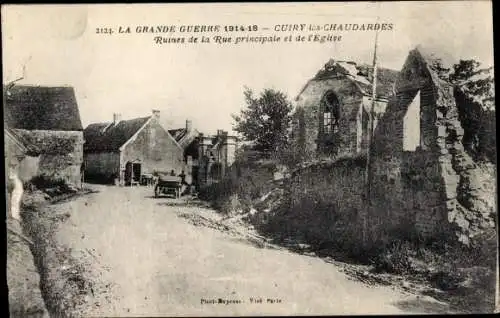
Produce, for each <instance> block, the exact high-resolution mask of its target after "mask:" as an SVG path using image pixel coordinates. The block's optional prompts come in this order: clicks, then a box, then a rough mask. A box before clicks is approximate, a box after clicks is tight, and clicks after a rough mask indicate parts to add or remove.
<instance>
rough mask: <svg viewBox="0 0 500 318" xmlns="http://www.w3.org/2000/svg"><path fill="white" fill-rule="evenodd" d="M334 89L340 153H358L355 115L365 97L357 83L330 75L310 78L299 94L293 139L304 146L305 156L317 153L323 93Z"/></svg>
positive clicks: (311, 157) (298, 144) (302, 147)
mask: <svg viewBox="0 0 500 318" xmlns="http://www.w3.org/2000/svg"><path fill="white" fill-rule="evenodd" d="M328 90H332V91H333V92H334V93H335V94H336V96H337V98H338V99H339V103H340V119H339V123H338V125H339V127H338V129H339V130H338V131H339V133H338V134H337V135H336V136H335V138H336V145H338V149H339V152H338V154H339V155H343V154H353V153H356V141H357V126H356V117H357V112H358V110H359V107H360V105H361V103H362V99H363V96H362V94H361V92H360V90H359V88H358V87H357V86H356V84H355V83H354V82H353V81H351V80H349V79H347V78H345V77H338V78H327V79H322V80H311V81H310V82H309V83H308V84H307V86H306V88H305V89H304V91H303V92H302V93H301V94H300V96H299V98H298V100H297V103H296V114H297V118H296V121H297V122H296V123H295V124H294V128H293V129H294V130H298V131H294V142H295V143H296V144H297V147H298V148H300V149H303V150H302V151H303V153H304V154H305V158H306V159H313V158H315V157H316V153H317V149H318V148H317V145H318V144H317V141H318V137H321V136H318V131H319V125H320V122H321V123H322V122H323V119H322V117H321V113H320V111H321V109H320V106H321V100H322V98H323V96H324V94H325V93H326V92H327V91H328Z"/></svg>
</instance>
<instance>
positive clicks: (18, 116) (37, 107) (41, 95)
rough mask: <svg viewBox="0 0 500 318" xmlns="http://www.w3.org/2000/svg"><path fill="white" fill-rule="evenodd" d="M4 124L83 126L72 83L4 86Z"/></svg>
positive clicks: (33, 127) (76, 128)
mask: <svg viewBox="0 0 500 318" xmlns="http://www.w3.org/2000/svg"><path fill="white" fill-rule="evenodd" d="M4 92H5V93H4V105H5V106H4V112H5V115H4V117H5V124H6V125H7V126H8V127H10V128H16V129H26V130H60V131H81V130H83V127H82V122H81V119H80V112H79V110H78V104H77V102H76V96H75V91H74V89H73V88H72V87H68V86H66V87H45V86H30V85H15V86H12V87H9V88H6V87H5V86H4Z"/></svg>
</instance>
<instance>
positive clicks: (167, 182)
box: [155, 175, 182, 199]
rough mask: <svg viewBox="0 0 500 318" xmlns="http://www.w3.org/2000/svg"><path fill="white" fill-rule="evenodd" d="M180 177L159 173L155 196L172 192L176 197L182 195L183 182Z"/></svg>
mask: <svg viewBox="0 0 500 318" xmlns="http://www.w3.org/2000/svg"><path fill="white" fill-rule="evenodd" d="M181 181H182V180H181V178H180V177H176V176H166V175H159V176H158V181H157V183H156V185H155V197H156V198H157V197H159V196H161V195H169V194H172V195H174V196H175V198H176V199H178V198H180V196H181V188H182V182H181Z"/></svg>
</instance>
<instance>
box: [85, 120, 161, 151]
mask: <svg viewBox="0 0 500 318" xmlns="http://www.w3.org/2000/svg"><path fill="white" fill-rule="evenodd" d="M151 117H152V116H148V117H141V118H134V119H129V120H122V121H119V122H118V123H117V124H113V123H111V122H108V123H95V124H90V125H88V126H87V127H86V128H85V129H84V131H83V137H84V138H85V144H84V145H83V149H84V151H86V152H102V151H118V150H119V149H120V147H121V146H122V145H123V144H124V143H126V142H127V141H128V140H129V139H130V138H132V136H134V135H135V133H136V132H138V131H139V129H141V128H142V126H144V125H145V124H146V122H147V121H148V120H149V119H151Z"/></svg>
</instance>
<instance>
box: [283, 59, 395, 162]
mask: <svg viewBox="0 0 500 318" xmlns="http://www.w3.org/2000/svg"><path fill="white" fill-rule="evenodd" d="M397 74H398V72H396V71H393V70H390V69H385V68H378V72H377V82H378V84H377V92H376V99H375V104H374V111H375V116H376V117H375V122H374V124H375V125H376V123H377V121H378V118H379V117H380V114H382V113H383V112H384V111H385V108H386V106H387V101H388V98H389V96H390V95H391V94H392V92H393V86H394V81H395V80H396V77H397ZM372 82H373V68H372V67H370V66H368V65H358V64H356V63H354V62H345V61H335V60H330V61H329V62H328V63H326V64H325V66H324V68H323V69H321V70H320V71H319V72H318V73H317V74H316V76H314V78H312V79H311V80H309V81H308V82H307V83H306V85H305V86H304V88H303V89H302V90H301V91H300V93H299V95H298V96H297V98H296V100H295V101H296V105H295V106H296V110H295V114H294V120H293V124H292V132H293V141H294V142H295V144H296V145H297V149H300V150H302V151H303V154H304V155H305V156H306V157H309V158H311V157H318V156H322V155H326V156H327V157H331V156H335V155H343V154H356V153H360V152H365V151H366V135H367V134H366V131H367V128H368V125H367V123H368V120H367V118H368V117H367V115H368V111H369V110H370V107H371V104H372V103H371V100H372Z"/></svg>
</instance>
